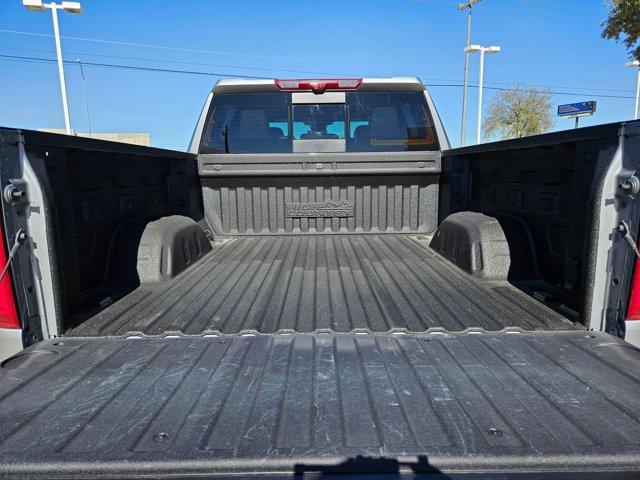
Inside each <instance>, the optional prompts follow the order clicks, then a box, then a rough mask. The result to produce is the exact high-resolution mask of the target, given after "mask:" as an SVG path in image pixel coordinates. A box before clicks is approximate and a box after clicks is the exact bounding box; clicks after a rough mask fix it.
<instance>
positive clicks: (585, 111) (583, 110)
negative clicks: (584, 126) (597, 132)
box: [558, 100, 596, 117]
mask: <svg viewBox="0 0 640 480" xmlns="http://www.w3.org/2000/svg"><path fill="white" fill-rule="evenodd" d="M595 111H596V102H595V101H594V100H590V101H588V102H578V103H569V104H567V105H558V116H559V117H565V116H570V115H593V114H594V113H595Z"/></svg>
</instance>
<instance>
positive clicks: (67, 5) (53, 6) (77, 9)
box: [22, 0, 82, 135]
mask: <svg viewBox="0 0 640 480" xmlns="http://www.w3.org/2000/svg"><path fill="white" fill-rule="evenodd" d="M22 4H23V5H24V6H25V7H26V8H27V9H28V10H31V11H34V12H42V11H44V10H45V9H49V10H51V17H52V19H53V34H54V35H53V36H54V38H55V43H56V57H57V61H58V76H59V77H60V93H61V94H62V110H63V112H64V126H65V129H66V131H67V135H71V134H72V133H73V131H72V129H71V118H70V117H69V103H68V101H67V85H66V83H65V80H64V64H63V62H62V46H61V44H60V28H59V27H58V10H64V11H66V12H67V13H82V7H81V6H80V3H78V2H62V3H60V4H57V3H56V2H51V3H43V2H42V0H22Z"/></svg>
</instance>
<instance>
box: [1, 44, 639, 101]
mask: <svg viewBox="0 0 640 480" xmlns="http://www.w3.org/2000/svg"><path fill="white" fill-rule="evenodd" d="M0 59H6V60H14V61H27V62H47V63H53V62H55V60H53V59H51V58H40V57H26V56H20V55H5V54H0ZM64 63H67V64H75V63H76V62H72V61H70V60H64ZM82 63H83V65H84V66H93V67H104V68H121V69H128V70H142V71H150V72H161V73H180V74H189V75H204V76H211V77H231V78H251V79H263V78H264V77H258V76H249V75H241V74H234V73H219V72H203V71H197V70H179V69H168V68H159V67H143V66H138V65H121V64H115V63H99V62H82ZM425 85H426V86H427V87H450V88H462V87H463V85H462V84H455V83H440V84H438V83H431V84H429V83H427V84H425ZM469 86H470V87H471V88H477V85H469ZM485 88H486V89H488V90H496V91H509V90H512V88H505V87H490V86H485ZM549 93H550V94H552V95H570V96H582V97H584V96H590V97H598V98H625V99H627V98H635V97H633V96H624V95H606V94H587V93H577V92H560V91H552V90H550V91H549Z"/></svg>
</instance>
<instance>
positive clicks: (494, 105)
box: [484, 87, 553, 140]
mask: <svg viewBox="0 0 640 480" xmlns="http://www.w3.org/2000/svg"><path fill="white" fill-rule="evenodd" d="M551 109H552V105H551V94H550V93H549V92H548V91H544V90H534V89H529V88H520V87H514V88H512V89H510V90H502V91H501V92H499V93H498V94H496V95H495V96H494V97H493V99H492V100H491V103H490V104H489V110H488V112H487V115H486V117H485V123H484V134H485V137H487V138H489V139H494V138H498V139H500V140H503V139H507V138H520V137H526V136H528V135H537V134H539V133H545V132H548V131H549V130H551V127H553V113H552V110H551Z"/></svg>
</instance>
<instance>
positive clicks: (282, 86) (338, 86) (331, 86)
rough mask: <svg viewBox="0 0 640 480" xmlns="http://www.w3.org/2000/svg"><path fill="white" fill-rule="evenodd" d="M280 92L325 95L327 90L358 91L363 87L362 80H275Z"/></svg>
mask: <svg viewBox="0 0 640 480" xmlns="http://www.w3.org/2000/svg"><path fill="white" fill-rule="evenodd" d="M274 81H275V84H276V87H277V88H278V90H282V91H284V92H288V91H297V90H311V91H312V92H313V93H323V92H325V91H327V90H357V89H358V88H360V85H362V79H361V78H331V79H330V78H321V79H317V80H303V79H293V80H274Z"/></svg>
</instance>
